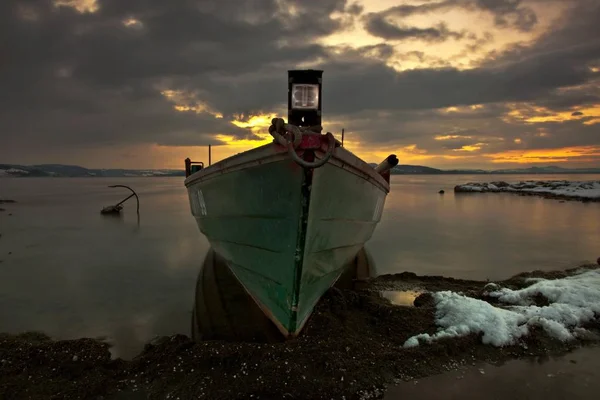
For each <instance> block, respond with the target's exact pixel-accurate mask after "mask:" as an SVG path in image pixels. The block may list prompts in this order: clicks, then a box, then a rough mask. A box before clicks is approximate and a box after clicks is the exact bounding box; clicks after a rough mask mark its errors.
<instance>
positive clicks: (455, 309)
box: [404, 269, 600, 347]
mask: <svg viewBox="0 0 600 400" xmlns="http://www.w3.org/2000/svg"><path fill="white" fill-rule="evenodd" d="M533 281H535V282H536V283H534V284H533V285H531V286H529V287H527V288H524V289H520V290H511V289H506V288H498V286H497V285H493V284H490V285H488V286H489V288H490V289H491V290H493V291H491V292H488V296H490V297H493V298H496V299H498V300H499V301H500V303H501V304H502V308H500V307H494V306H493V305H491V304H489V303H487V302H485V301H483V300H478V299H474V298H470V297H466V296H463V295H462V294H459V293H454V292H450V291H443V292H437V293H434V294H433V298H434V300H435V304H436V324H437V325H438V326H439V329H438V332H437V333H435V334H434V335H429V334H426V333H425V334H420V335H416V336H413V337H411V338H409V339H408V340H407V341H406V342H405V343H404V347H415V346H418V345H419V344H420V343H423V342H431V341H433V340H436V339H441V338H446V337H457V336H465V335H468V334H471V333H483V337H482V342H483V343H484V344H491V345H493V346H497V347H500V346H505V345H512V344H516V342H517V340H518V339H519V338H521V337H523V336H527V335H528V333H529V328H530V327H532V326H538V327H541V328H543V329H544V330H545V331H546V333H548V334H549V335H550V336H552V337H554V338H557V339H559V340H562V341H567V340H571V339H573V338H574V337H575V336H576V335H577V334H578V333H579V332H581V331H582V328H581V325H582V324H584V323H586V322H590V321H592V320H593V319H594V318H595V316H597V315H600V269H598V270H592V271H585V272H581V273H579V274H576V275H573V276H569V277H567V278H563V279H556V280H546V279H534V280H533ZM540 294H541V295H542V296H544V297H545V298H546V299H547V300H548V301H549V303H550V304H549V305H548V306H545V307H538V306H536V305H534V301H533V298H534V296H539V295H540Z"/></svg>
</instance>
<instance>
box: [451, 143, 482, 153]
mask: <svg viewBox="0 0 600 400" xmlns="http://www.w3.org/2000/svg"><path fill="white" fill-rule="evenodd" d="M483 146H485V143H475V144H473V145H465V146H462V147H461V148H460V149H453V150H452V151H477V150H481V148H482V147H483Z"/></svg>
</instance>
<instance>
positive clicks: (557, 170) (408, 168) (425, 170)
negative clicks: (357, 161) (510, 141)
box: [370, 163, 600, 175]
mask: <svg viewBox="0 0 600 400" xmlns="http://www.w3.org/2000/svg"><path fill="white" fill-rule="evenodd" d="M370 165H372V166H373V167H376V166H377V164H374V163H370ZM392 174H393V175H401V174H406V175H418V174H429V175H433V174H435V175H442V174H445V175H452V174H455V175H469V174H600V168H584V169H582V168H580V169H570V168H562V167H554V166H548V167H531V168H515V169H498V170H490V171H486V170H483V169H449V170H443V169H437V168H432V167H424V166H422V165H397V166H395V167H394V168H392Z"/></svg>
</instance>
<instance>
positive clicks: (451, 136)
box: [434, 135, 472, 140]
mask: <svg viewBox="0 0 600 400" xmlns="http://www.w3.org/2000/svg"><path fill="white" fill-rule="evenodd" d="M471 138H472V136H462V135H437V136H435V137H434V139H435V140H451V139H471Z"/></svg>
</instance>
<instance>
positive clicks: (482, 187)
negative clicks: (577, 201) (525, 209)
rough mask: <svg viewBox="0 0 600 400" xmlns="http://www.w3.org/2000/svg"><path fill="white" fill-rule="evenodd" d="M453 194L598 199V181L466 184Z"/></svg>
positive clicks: (599, 182) (599, 197)
mask: <svg viewBox="0 0 600 400" xmlns="http://www.w3.org/2000/svg"><path fill="white" fill-rule="evenodd" d="M454 191H455V192H524V193H539V194H551V195H556V196H564V197H573V198H582V199H600V181H522V182H519V183H511V184H509V183H506V182H490V183H467V184H465V185H458V186H456V187H455V188H454Z"/></svg>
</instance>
